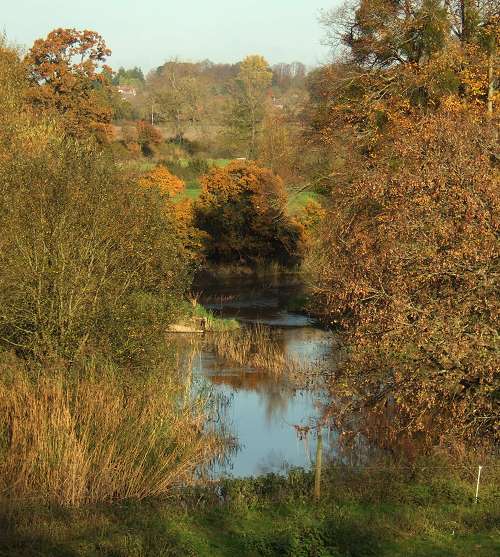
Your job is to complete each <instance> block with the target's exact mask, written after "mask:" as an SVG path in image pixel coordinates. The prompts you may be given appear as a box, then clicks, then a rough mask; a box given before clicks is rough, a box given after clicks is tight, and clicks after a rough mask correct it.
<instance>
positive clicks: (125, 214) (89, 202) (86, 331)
mask: <svg viewBox="0 0 500 557" xmlns="http://www.w3.org/2000/svg"><path fill="white" fill-rule="evenodd" d="M7 54H9V53H8V51H7ZM6 56H7V55H4V54H2V51H1V48H0V65H1V64H2V60H3V59H4V58H5V57H6ZM9 56H10V58H12V57H13V59H12V60H11V59H9V58H8V57H7V58H8V65H9V66H12V65H14V62H13V60H15V59H16V58H15V56H14V55H13V54H12V55H11V54H9ZM11 73H12V72H11ZM9 75H10V74H9V73H7V74H1V75H0V120H1V121H2V123H3V128H2V136H1V140H0V228H1V229H2V231H3V233H2V237H1V239H0V308H1V310H0V338H1V344H3V345H4V346H7V347H9V348H11V349H15V350H16V351H17V353H18V354H23V355H24V356H26V357H33V356H34V357H46V356H48V355H53V354H57V355H59V356H62V357H65V358H69V359H73V358H74V357H75V356H76V355H77V354H78V353H81V352H82V351H87V350H97V349H99V350H102V349H104V350H105V351H107V352H108V353H109V354H113V355H114V356H116V357H119V358H120V359H127V360H128V361H131V360H133V359H135V358H138V357H141V356H142V355H143V354H144V353H145V352H146V350H149V349H151V347H153V346H155V345H158V343H160V342H162V333H163V331H164V330H165V329H166V326H167V325H168V323H169V322H171V321H173V320H174V319H175V318H176V314H177V311H178V302H179V299H180V298H182V296H183V294H184V291H185V289H186V288H188V287H189V280H190V271H189V265H188V260H187V254H186V251H185V249H184V247H183V244H182V239H181V238H180V234H179V229H178V223H177V219H176V216H175V212H174V209H173V208H172V207H170V209H169V208H168V207H169V206H168V203H167V201H166V198H165V197H164V196H162V195H161V194H160V193H159V192H158V191H155V190H153V189H151V188H142V189H138V188H137V186H136V184H135V183H133V182H132V181H131V182H130V183H129V182H126V181H125V180H124V179H123V178H122V177H121V176H120V175H119V174H118V172H117V170H116V169H115V167H114V165H113V162H112V160H111V158H110V156H108V154H106V153H105V152H103V151H102V150H101V149H100V148H99V147H98V146H96V145H95V143H94V142H93V141H92V140H89V141H86V142H79V141H77V140H74V139H70V138H66V137H65V136H64V133H63V130H62V128H61V126H60V125H59V123H58V122H57V120H54V121H46V120H43V119H40V118H38V119H37V120H36V121H34V120H32V119H31V116H30V113H29V112H28V111H25V110H24V107H23V99H22V87H21V85H19V87H18V88H13V87H12V84H11V82H10V81H9V79H10V77H9ZM5 76H6V77H5ZM9 91H10V93H9ZM3 93H5V95H4V94H3Z"/></svg>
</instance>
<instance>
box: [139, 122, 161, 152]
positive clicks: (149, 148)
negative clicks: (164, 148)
mask: <svg viewBox="0 0 500 557" xmlns="http://www.w3.org/2000/svg"><path fill="white" fill-rule="evenodd" d="M135 127H136V139H137V143H138V144H139V145H140V147H141V150H142V154H143V155H145V156H147V157H149V156H152V155H153V154H154V153H155V150H156V148H157V147H158V145H160V143H161V142H162V141H163V137H162V135H161V132H160V130H159V129H158V128H156V127H155V126H153V125H152V124H150V123H149V122H146V121H145V120H140V121H139V122H137V124H136V126H135Z"/></svg>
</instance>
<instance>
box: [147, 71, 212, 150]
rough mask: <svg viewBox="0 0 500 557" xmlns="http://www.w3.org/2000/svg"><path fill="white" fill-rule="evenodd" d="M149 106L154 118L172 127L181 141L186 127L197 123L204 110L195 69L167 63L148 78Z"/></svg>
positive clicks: (202, 90) (201, 90) (199, 78)
mask: <svg viewBox="0 0 500 557" xmlns="http://www.w3.org/2000/svg"><path fill="white" fill-rule="evenodd" d="M149 85H150V87H151V89H152V93H151V95H150V103H151V105H152V107H153V109H154V114H155V117H156V118H157V119H158V120H159V121H161V122H165V123H168V124H170V125H171V126H172V129H173V134H174V137H175V138H177V139H178V140H179V141H180V142H182V140H183V138H184V135H185V133H186V131H187V129H188V128H189V126H192V125H196V124H197V123H199V122H200V120H201V118H202V116H203V113H204V109H205V92H204V87H203V80H202V79H201V77H200V74H199V68H198V67H197V66H196V65H194V64H189V63H182V62H178V61H175V60H174V61H170V62H167V63H166V64H164V65H163V66H161V67H160V68H158V70H157V71H156V72H155V73H153V75H152V76H151V77H150V78H149Z"/></svg>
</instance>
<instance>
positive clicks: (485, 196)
mask: <svg viewBox="0 0 500 557" xmlns="http://www.w3.org/2000/svg"><path fill="white" fill-rule="evenodd" d="M495 142H496V133H495V128H494V126H493V125H489V124H487V123H485V122H482V121H478V120H477V119H476V118H475V117H474V115H473V114H472V115H470V114H468V113H467V111H463V112H459V113H457V112H451V113H450V112H442V113H440V114H436V115H429V116H425V117H423V118H421V119H416V120H415V121H414V122H412V124H411V125H410V126H409V127H407V128H405V129H399V130H396V129H394V130H393V131H392V132H391V141H387V142H386V143H385V146H384V148H383V149H382V150H380V151H379V152H378V153H377V157H376V159H373V158H371V159H365V161H364V162H363V161H358V164H361V165H362V166H361V168H360V170H359V173H358V174H355V175H354V176H353V178H352V179H351V182H350V185H349V187H348V188H347V187H345V186H344V185H342V184H333V185H332V203H333V207H332V209H331V210H330V211H329V213H328V215H327V217H326V220H325V223H326V224H325V226H324V227H323V229H322V232H321V234H320V235H319V241H318V243H317V247H316V249H315V250H314V251H313V252H312V253H311V255H310V258H309V260H308V268H309V269H310V271H311V276H312V286H313V289H314V292H315V311H316V312H317V313H318V314H320V315H321V316H322V318H323V319H324V321H325V322H326V323H329V324H337V325H341V326H342V327H343V330H344V333H343V334H344V338H345V342H346V345H347V346H348V347H349V349H348V357H347V358H346V360H345V361H344V363H343V365H341V366H339V368H337V370H336V372H335V380H334V382H333V383H332V389H333V390H334V391H335V397H336V400H337V401H339V400H340V392H341V389H342V388H343V389H344V390H343V394H344V395H345V398H344V399H343V402H345V403H346V407H345V408H344V411H345V412H346V414H344V416H346V415H349V412H352V411H354V409H355V408H356V411H360V410H361V414H362V415H364V416H366V415H367V414H368V413H373V414H375V415H378V416H382V415H384V416H387V414H389V416H390V419H389V420H388V422H386V424H385V425H386V427H387V428H388V429H386V430H385V431H386V433H393V434H395V435H397V434H398V433H405V434H410V435H414V434H417V433H418V434H422V433H425V434H426V436H427V439H428V440H430V442H431V443H432V442H436V441H438V440H439V439H445V438H446V439H447V440H450V439H451V438H452V436H455V439H456V440H457V441H459V440H463V439H465V438H473V439H475V440H476V441H479V440H481V441H486V440H489V441H493V439H494V438H495V437H496V436H497V435H498V431H499V430H498V425H499V423H498V406H497V404H498V381H499V379H500V377H499V375H498V370H499V369H500V366H499V360H498V351H497V349H496V348H495V346H496V344H497V342H498V328H497V323H498V312H499V309H500V308H499V305H498V299H497V296H496V294H495V289H496V288H497V287H498V284H497V281H498V256H499V253H498V239H497V238H498V232H499V229H498V225H499V221H498V217H499V206H498V186H499V181H498V167H497V166H498V165H497V161H495V159H494V158H492V156H491V154H492V153H493V152H494V144H495ZM338 410H339V409H338V408H337V410H336V411H335V413H336V412H337V411H338ZM336 415H337V416H338V415H340V414H336ZM358 415H359V414H358Z"/></svg>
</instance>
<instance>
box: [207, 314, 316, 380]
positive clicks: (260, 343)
mask: <svg viewBox="0 0 500 557" xmlns="http://www.w3.org/2000/svg"><path fill="white" fill-rule="evenodd" d="M211 343H212V346H213V348H214V350H215V352H216V353H217V355H218V356H219V357H221V358H223V359H225V360H228V361H230V362H233V363H236V364H239V365H242V366H249V367H252V368H255V369H261V370H265V371H267V372H270V373H271V374H273V375H276V376H279V375H284V374H286V375H288V376H294V375H298V374H300V373H303V372H304V371H305V368H306V364H305V363H304V362H301V361H299V360H298V359H296V358H293V357H291V356H289V355H287V354H285V352H284V351H283V349H282V348H281V346H280V345H279V343H278V342H277V340H276V338H275V336H274V335H273V332H272V330H271V329H270V328H268V327H264V326H262V325H254V326H252V327H244V328H241V329H239V330H237V331H233V332H229V331H226V332H222V333H220V334H216V335H214V336H213V337H212V339H211Z"/></svg>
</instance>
